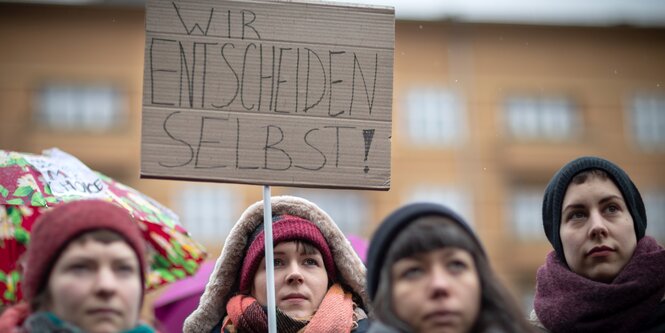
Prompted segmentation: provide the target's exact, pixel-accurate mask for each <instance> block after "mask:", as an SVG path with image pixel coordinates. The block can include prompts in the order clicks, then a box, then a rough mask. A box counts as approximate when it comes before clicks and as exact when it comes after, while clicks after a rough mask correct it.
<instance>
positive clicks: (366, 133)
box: [363, 129, 374, 173]
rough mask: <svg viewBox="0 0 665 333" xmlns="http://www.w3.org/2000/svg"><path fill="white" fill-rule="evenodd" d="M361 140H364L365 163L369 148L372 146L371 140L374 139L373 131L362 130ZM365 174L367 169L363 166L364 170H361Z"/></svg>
mask: <svg viewBox="0 0 665 333" xmlns="http://www.w3.org/2000/svg"><path fill="white" fill-rule="evenodd" d="M363 138H365V159H364V161H365V162H367V155H368V154H369V147H371V146H372V139H373V138H374V129H364V130H363ZM363 171H365V173H368V172H369V167H368V166H367V165H365V169H363Z"/></svg>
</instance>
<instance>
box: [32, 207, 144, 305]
mask: <svg viewBox="0 0 665 333" xmlns="http://www.w3.org/2000/svg"><path fill="white" fill-rule="evenodd" d="M99 229H105V230H110V231H113V232H116V233H118V234H119V235H120V236H121V237H122V238H124V239H125V241H126V242H127V244H128V245H129V246H130V247H131V248H132V250H133V251H134V253H136V257H137V258H138V260H139V264H140V267H141V272H140V273H141V285H142V286H144V285H145V263H146V261H145V243H144V241H143V237H142V234H141V230H140V229H139V226H138V224H137V222H136V221H135V220H134V219H133V218H132V217H131V216H130V215H129V212H127V211H126V210H125V209H123V208H121V207H119V206H117V205H115V204H113V203H110V202H106V201H101V200H80V201H72V202H69V203H65V204H62V205H58V206H56V207H55V208H53V209H51V210H49V211H47V212H46V213H44V214H43V215H42V216H40V217H39V218H37V220H36V221H35V225H34V226H33V228H32V234H31V237H30V245H29V246H28V251H27V256H28V257H27V262H26V266H25V271H24V278H23V282H22V286H23V294H24V295H25V298H26V300H28V301H30V300H32V298H34V297H35V296H37V295H39V293H40V292H41V291H42V290H44V288H45V287H46V284H47V282H48V279H49V276H50V275H51V269H53V265H54V264H55V262H56V261H57V259H58V257H59V256H60V254H61V253H62V251H63V250H64V249H65V247H66V246H67V245H68V244H69V242H71V241H72V240H74V239H76V238H77V237H78V236H80V235H81V234H83V233H85V232H89V231H94V230H99Z"/></svg>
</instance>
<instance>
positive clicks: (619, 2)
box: [328, 0, 665, 26]
mask: <svg viewBox="0 0 665 333" xmlns="http://www.w3.org/2000/svg"><path fill="white" fill-rule="evenodd" d="M328 1H332V2H347V3H361V4H370V5H384V6H392V7H395V14H396V16H397V18H398V19H407V20H410V19H414V20H440V19H454V20H460V21H469V22H509V23H539V24H543V23H544V24H557V25H558V24H563V25H616V24H630V25H638V26H642V25H646V26H665V0H328Z"/></svg>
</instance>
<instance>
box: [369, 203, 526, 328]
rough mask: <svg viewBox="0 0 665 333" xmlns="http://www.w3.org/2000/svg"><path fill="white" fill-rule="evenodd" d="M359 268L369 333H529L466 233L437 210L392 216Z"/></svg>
mask: <svg viewBox="0 0 665 333" xmlns="http://www.w3.org/2000/svg"><path fill="white" fill-rule="evenodd" d="M367 265H368V267H367V292H368V293H369V296H370V299H371V300H372V305H373V306H374V314H375V319H376V321H375V322H374V323H373V324H372V326H371V327H370V331H369V332H370V333H393V332H394V333H396V332H403V333H407V332H460V333H469V332H479V333H480V332H497V333H501V332H504V333H521V332H531V331H532V329H533V328H532V327H531V326H530V325H529V324H528V322H527V321H526V320H525V319H523V318H522V316H521V314H520V311H519V310H518V308H517V306H516V305H515V304H514V302H513V301H512V300H511V298H510V297H509V296H508V293H507V292H506V291H505V289H504V288H503V287H502V286H501V284H500V283H499V282H498V280H497V279H496V278H495V276H494V273H493V272H492V269H491V268H490V265H489V262H488V260H487V256H486V255H485V252H484V251H483V248H482V245H481V244H480V241H479V240H478V238H477V237H476V236H475V234H474V233H473V231H472V230H471V229H470V228H469V226H468V225H467V224H466V222H465V221H464V220H463V219H462V218H461V217H459V216H458V215H457V214H455V213H454V212H453V211H451V210H450V209H448V208H446V207H444V206H441V205H436V204H430V203H416V204H410V205H407V206H404V207H402V208H400V209H398V210H397V211H395V212H393V213H392V214H391V215H390V216H389V217H387V218H386V219H385V220H384V221H383V223H382V224H381V225H380V226H379V229H378V230H377V231H376V233H375V234H374V236H373V238H372V241H371V244H370V247H369V252H368V257H367Z"/></svg>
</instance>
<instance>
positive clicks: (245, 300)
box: [222, 284, 354, 333]
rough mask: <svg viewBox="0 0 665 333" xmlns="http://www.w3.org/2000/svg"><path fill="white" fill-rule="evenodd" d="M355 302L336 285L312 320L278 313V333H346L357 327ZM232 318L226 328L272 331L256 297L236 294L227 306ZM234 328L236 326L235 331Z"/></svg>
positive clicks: (330, 290)
mask: <svg viewBox="0 0 665 333" xmlns="http://www.w3.org/2000/svg"><path fill="white" fill-rule="evenodd" d="M353 306H354V305H353V301H352V300H351V294H350V293H345V292H344V290H343V289H342V287H341V286H340V285H339V284H334V285H332V287H330V289H328V292H327V293H326V295H325V296H324V298H323V301H322V302H321V304H320V305H319V308H318V309H317V310H316V312H315V313H314V315H313V316H312V318H311V319H310V320H309V321H299V320H295V319H293V318H291V317H289V316H287V315H286V314H284V313H283V312H281V311H279V309H278V310H277V331H278V332H299V333H343V332H351V329H352V328H353V327H354V318H353V313H354V309H353ZM226 312H227V313H228V316H227V317H226V318H225V319H224V323H223V325H222V332H224V329H229V330H230V331H236V332H243V333H245V332H249V333H254V332H256V333H259V332H260V333H264V332H267V331H268V317H267V315H266V311H265V310H264V309H263V306H261V304H259V302H257V301H256V299H255V298H254V297H251V296H246V295H236V296H234V297H232V298H231V299H230V300H229V302H228V303H227V304H226ZM231 327H233V328H232V329H231Z"/></svg>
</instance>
